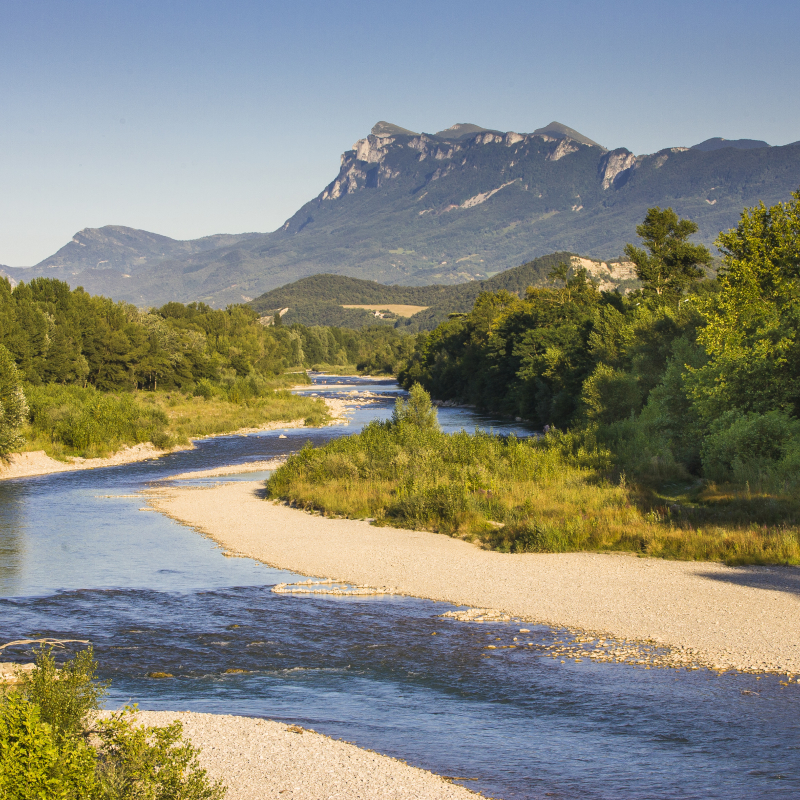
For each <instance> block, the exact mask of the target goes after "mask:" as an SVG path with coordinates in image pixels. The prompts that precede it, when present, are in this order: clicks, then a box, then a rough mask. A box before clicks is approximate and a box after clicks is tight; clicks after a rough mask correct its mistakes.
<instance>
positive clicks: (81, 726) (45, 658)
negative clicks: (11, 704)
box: [20, 647, 108, 739]
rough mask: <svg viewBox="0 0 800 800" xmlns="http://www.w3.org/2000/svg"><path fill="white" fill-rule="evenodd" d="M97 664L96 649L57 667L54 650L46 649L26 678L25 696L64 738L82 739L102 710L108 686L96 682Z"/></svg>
mask: <svg viewBox="0 0 800 800" xmlns="http://www.w3.org/2000/svg"><path fill="white" fill-rule="evenodd" d="M96 671H97V662H96V661H95V660H94V656H93V653H92V648H91V647H89V648H87V649H86V650H83V651H81V652H80V653H77V654H76V655H75V657H74V658H73V659H71V660H70V661H67V662H65V663H64V664H63V665H62V666H61V668H60V669H59V668H57V667H56V660H55V657H54V655H53V650H52V648H50V647H42V648H41V649H40V650H39V653H38V656H37V658H36V668H35V669H34V670H33V671H32V672H30V673H29V674H28V675H25V676H24V677H23V680H22V682H21V686H20V688H21V691H22V693H23V694H24V695H25V696H26V697H27V698H28V699H29V700H30V701H31V702H32V703H34V704H35V705H36V706H37V707H38V708H39V711H40V713H41V718H42V721H43V722H45V723H47V724H48V725H49V726H50V727H51V728H52V729H53V731H54V732H55V734H56V736H58V737H59V738H61V739H64V738H70V737H75V736H79V735H80V733H81V732H82V731H83V730H85V729H86V727H87V725H88V724H89V715H90V714H91V713H92V712H93V711H96V710H97V709H98V708H99V707H100V701H101V700H102V699H103V697H104V696H105V694H106V689H107V686H108V684H107V683H98V682H97V681H95V680H94V676H95V672H96Z"/></svg>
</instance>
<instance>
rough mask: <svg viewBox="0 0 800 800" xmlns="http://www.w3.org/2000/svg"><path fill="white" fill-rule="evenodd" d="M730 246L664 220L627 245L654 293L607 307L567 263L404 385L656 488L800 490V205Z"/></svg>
mask: <svg viewBox="0 0 800 800" xmlns="http://www.w3.org/2000/svg"><path fill="white" fill-rule="evenodd" d="M792 198H793V199H792V200H791V201H789V202H787V203H779V204H777V205H775V206H773V207H771V208H767V207H765V206H763V205H761V206H759V207H756V208H753V209H746V210H745V211H744V212H743V214H742V216H741V220H740V222H739V225H738V226H737V227H736V228H734V229H732V230H730V231H727V232H724V233H721V234H720V235H719V237H718V239H717V242H716V244H717V246H718V247H719V249H720V251H721V252H722V255H723V262H724V264H723V268H722V270H721V271H720V274H719V276H718V277H716V278H714V279H713V280H709V279H707V278H705V271H704V269H703V267H705V266H706V265H708V264H709V262H710V259H711V255H710V253H709V251H708V250H707V249H706V248H705V247H702V246H698V245H694V244H692V243H691V242H690V241H689V237H690V236H691V234H692V233H694V232H695V231H696V230H697V226H696V225H695V224H694V223H692V222H690V221H688V220H679V219H678V217H677V215H676V214H675V213H674V212H673V211H672V209H667V210H661V209H659V208H654V209H651V210H650V211H649V212H648V214H647V217H646V219H645V221H644V223H643V224H642V225H640V226H639V227H638V228H637V232H638V234H639V235H640V237H641V238H642V240H643V247H635V246H633V245H628V247H627V248H626V256H627V257H628V258H629V259H630V260H631V261H633V262H634V263H635V264H636V268H637V274H638V276H639V278H640V280H641V281H642V286H643V288H642V289H640V290H637V291H634V292H631V293H630V294H628V295H627V296H622V295H620V294H618V293H608V292H600V291H598V290H597V288H596V287H595V285H594V284H593V283H592V282H591V280H589V278H588V276H587V275H586V273H585V272H583V271H578V272H574V271H573V270H570V269H569V268H568V267H567V266H566V264H565V265H562V266H561V267H560V268H557V269H554V270H553V271H552V273H551V280H552V284H551V287H550V288H531V289H529V290H528V291H527V293H525V295H524V296H523V297H518V296H516V295H513V294H511V293H509V292H505V291H499V292H491V293H489V292H487V293H484V294H482V295H480V297H479V298H478V299H477V301H476V303H475V305H474V308H473V309H472V311H471V312H469V313H467V314H463V315H459V316H456V317H454V318H452V319H450V320H448V321H447V322H445V323H443V324H441V325H440V326H439V327H438V328H436V330H434V331H433V332H431V333H430V334H428V335H422V336H421V337H420V338H419V339H418V343H417V346H416V348H415V350H414V353H413V355H412V357H411V358H410V360H409V362H408V364H407V365H406V367H405V368H404V369H403V370H402V371H401V374H400V380H401V382H402V384H403V385H404V386H406V387H410V386H411V385H412V384H413V383H415V382H419V383H421V384H422V385H423V386H424V387H425V388H426V389H428V390H429V391H430V392H431V394H432V395H433V396H434V397H437V398H440V399H453V400H460V401H463V402H467V403H473V404H475V405H477V406H478V407H480V408H483V409H490V410H492V411H495V412H500V413H503V414H507V415H510V416H519V417H522V418H524V419H527V420H531V421H532V422H534V424H536V425H537V426H540V427H545V426H553V427H556V428H558V429H572V430H573V431H581V432H583V435H585V436H586V437H587V440H591V441H597V442H599V443H601V444H602V445H605V446H608V447H610V449H611V451H612V452H613V453H614V454H615V458H616V461H617V466H618V469H620V470H624V471H626V472H627V474H628V475H629V476H634V477H637V478H639V479H643V480H650V481H662V482H663V481H664V480H667V479H673V478H686V477H687V476H689V475H698V474H699V475H702V476H704V477H707V478H710V479H712V480H715V481H738V482H740V483H741V484H747V485H748V486H752V487H753V488H754V489H755V488H756V487H761V488H770V489H771V490H774V491H788V490H790V489H792V488H795V487H796V486H797V485H798V483H800V419H799V417H800V258H799V257H798V253H800V193H795V194H793V195H792Z"/></svg>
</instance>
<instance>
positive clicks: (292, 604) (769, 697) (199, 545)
mask: <svg viewBox="0 0 800 800" xmlns="http://www.w3.org/2000/svg"><path fill="white" fill-rule="evenodd" d="M334 380H335V379H334ZM339 380H341V379H339ZM353 385H354V382H352V381H350V382H349V383H346V382H341V383H335V382H334V383H332V384H331V387H332V388H330V391H332V392H346V391H350V390H351V389H352V387H353ZM355 385H357V384H355ZM314 388H315V389H316V391H318V392H320V393H322V392H324V391H328V390H329V389H328V387H322V386H318V387H314ZM368 388H370V389H371V390H373V391H374V390H375V385H374V384H370V385H369V386H368ZM383 390H384V388H383V387H381V391H383ZM386 393H387V397H386V398H385V399H384V400H382V401H381V402H380V403H379V404H378V405H377V406H370V407H366V408H362V409H356V410H355V411H354V412H353V420H352V422H351V424H350V426H348V427H337V428H326V429H304V430H301V431H285V432H284V434H285V435H286V436H287V438H286V439H279V438H278V436H279V434H280V433H281V432H280V431H275V432H272V433H270V434H261V435H253V436H246V437H218V438H216V439H209V440H206V441H203V442H200V443H198V446H197V448H196V449H195V450H193V451H188V452H184V453H176V454H174V455H171V456H168V457H167V458H164V459H160V460H158V461H151V462H143V463H140V464H131V465H126V466H124V467H119V468H113V469H107V470H98V471H92V472H80V473H62V474H59V475H53V476H43V477H42V478H36V479H32V480H28V481H12V482H8V483H5V484H2V485H0V556H1V557H2V561H1V562H0V638H1V639H2V640H3V641H8V640H11V639H21V638H27V637H32V636H53V637H56V638H76V639H78V638H79V639H84V638H88V639H91V641H92V642H93V645H94V647H95V649H96V653H97V655H98V657H99V660H100V663H101V665H102V670H103V676H104V677H109V678H112V679H113V696H112V698H111V701H112V703H114V704H122V703H124V702H128V701H132V702H138V703H139V704H140V706H141V707H142V708H154V709H155V708H159V709H175V710H182V709H189V710H197V711H209V712H216V713H233V714H243V715H252V716H263V717H272V718H276V719H283V720H286V721H287V722H295V723H298V724H301V725H304V726H307V727H312V728H314V729H316V730H319V731H321V732H324V733H327V734H329V735H332V736H336V737H341V738H344V739H347V740H350V741H354V742H355V743H357V744H359V745H361V746H365V747H369V748H372V749H375V750H378V751H379V752H385V753H389V754H391V755H394V756H398V757H401V758H404V759H407V760H408V761H409V762H410V763H412V764H415V765H419V766H422V767H426V768H428V769H432V770H434V771H436V772H439V773H442V774H446V775H462V776H470V777H474V778H477V780H476V781H474V782H473V781H470V782H469V783H468V784H466V785H467V786H468V787H469V788H471V789H478V790H480V791H483V792H485V793H486V794H489V795H491V796H495V797H503V798H507V800H510V798H541V797H557V798H598V799H599V798H602V799H603V800H605V799H606V798H608V800H610V799H611V798H614V800H617V799H618V798H645V797H646V798H681V799H682V800H683V799H685V798H732V799H735V800H739V798H741V799H742V800H744V798H753V797H770V798H796V797H798V796H800V687H799V686H797V685H796V684H791V685H789V686H783V685H782V684H781V683H780V681H779V680H778V679H777V678H776V677H770V676H765V677H762V678H761V679H760V680H759V679H757V678H756V677H754V676H749V675H728V674H726V675H722V676H718V675H716V674H715V673H710V672H706V671H697V672H678V671H671V670H656V669H652V670H645V669H640V668H634V667H631V666H622V665H612V664H594V663H590V662H589V661H587V660H584V661H583V662H582V663H573V662H571V661H566V663H561V661H560V659H552V658H550V657H549V656H548V655H547V654H548V652H549V651H548V650H547V647H548V646H549V645H551V644H553V643H554V642H556V641H563V640H564V639H565V638H568V636H569V635H568V633H567V632H566V631H560V630H554V629H550V628H546V627H535V626H529V627H530V628H531V630H530V632H528V633H524V634H523V633H522V632H520V631H519V625H513V624H511V623H508V624H503V623H483V624H476V623H472V624H469V623H463V622H458V621H456V620H453V619H452V618H441V617H440V616H439V615H440V614H442V613H443V612H445V611H447V610H448V609H450V608H451V606H449V605H447V604H444V603H433V602H430V601H424V600H417V599H414V598H403V597H390V598H375V597H367V598H352V597H351V598H342V597H340V598H332V597H319V596H291V595H276V594H273V593H272V592H271V591H270V587H271V586H272V585H274V584H275V583H278V582H283V581H292V580H297V579H299V578H300V576H296V575H293V574H291V573H288V572H285V571H282V570H273V569H271V568H269V567H267V566H265V565H263V564H259V563H257V562H255V561H252V560H250V559H246V558H223V557H222V555H221V553H220V549H219V548H218V547H217V546H216V545H215V544H214V542H212V541H210V540H209V539H207V538H204V537H202V536H200V535H198V534H197V533H195V532H194V531H192V530H190V529H188V528H186V527H184V526H181V525H179V524H177V523H175V522H173V521H172V520H169V519H167V518H164V517H162V516H160V515H158V514H155V513H153V512H149V511H146V510H145V511H142V510H140V509H141V508H146V506H145V503H144V501H143V499H142V497H141V496H137V495H136V493H137V492H139V491H141V490H144V491H145V492H146V491H147V489H148V487H149V486H150V484H151V483H152V482H153V481H156V480H161V479H163V478H165V477H168V476H169V475H172V474H176V473H179V472H190V471H193V470H199V469H208V468H210V467H214V466H219V465H223V464H230V463H241V462H245V461H252V460H256V459H262V458H269V457H272V456H274V455H278V454H280V453H282V452H286V451H287V450H289V451H290V450H295V449H299V447H301V446H302V445H303V443H304V442H305V441H306V440H307V439H311V440H312V441H314V442H316V443H320V442H323V441H326V440H328V439H330V438H332V437H334V436H340V435H342V434H345V433H348V432H352V431H353V430H357V429H358V428H359V427H360V426H361V425H363V424H365V423H366V422H368V421H369V420H370V419H372V418H375V417H376V416H379V417H380V416H383V417H385V416H388V415H389V414H390V413H391V408H392V400H393V396H394V390H393V387H392V386H391V385H389V384H387V386H386ZM440 420H441V421H442V424H443V426H444V427H445V428H446V429H458V428H460V427H461V426H462V425H463V427H467V428H469V427H474V426H475V425H476V424H480V425H482V426H485V427H495V429H496V430H498V432H507V431H510V430H511V429H513V426H512V427H511V428H508V429H507V430H501V429H500V426H501V425H502V424H503V423H502V421H492V420H487V419H486V418H478V417H476V416H475V415H471V412H469V411H468V410H463V409H441V410H440ZM495 423H497V425H495ZM517 430H519V432H520V433H522V432H524V431H523V429H521V428H519V427H517ZM250 477H252V476H250ZM258 478H259V479H261V478H263V476H258ZM233 479H236V478H235V477H234V478H233ZM736 574H741V575H742V578H743V581H745V580H747V581H752V580H754V579H757V580H758V585H760V586H762V587H763V588H775V586H777V585H778V584H780V586H781V587H789V586H795V584H794V583H793V582H792V580H793V579H787V578H786V576H787V575H794V573H790V572H788V571H786V572H785V571H783V570H775V569H773V568H770V570H769V572H767V571H764V570H760V569H755V570H740V571H737V573H736ZM709 577H718V576H715V575H712V576H709ZM747 585H750V584H749V583H748V584H747ZM782 590H787V589H785V588H784V589H782ZM434 634H435V635H434ZM515 637H516V641H515ZM489 642H492V643H496V646H498V647H499V646H501V645H508V647H507V648H506V649H496V650H491V651H490V650H487V649H486V646H487V643H489ZM529 643H530V644H529ZM512 645H513V647H512ZM3 657H4V658H9V659H13V660H16V661H27V660H30V659H31V657H32V653H31V652H30V650H29V649H25V648H15V649H10V650H6V651H4V656H3ZM230 670H233V671H232V672H231V671H230ZM151 672H163V673H169V674H172V675H173V676H174V677H173V678H169V679H163V680H157V679H154V678H149V677H148V673H151Z"/></svg>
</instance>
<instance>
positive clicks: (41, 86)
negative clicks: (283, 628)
mask: <svg viewBox="0 0 800 800" xmlns="http://www.w3.org/2000/svg"><path fill="white" fill-rule="evenodd" d="M798 32H800V3H798V2H797V0H793V1H790V0H760V2H757V3H756V2H738V0H725V1H724V2H721V1H720V2H707V1H706V0H693V2H685V1H684V0H673V2H667V3H656V2H652V0H648V1H646V2H645V1H644V0H643V1H642V2H623V1H622V0H605V2H599V1H598V2H595V1H592V2H588V1H586V0H546V2H539V1H538V0H529V2H515V1H514V0H506V2H487V1H486V0H482V1H481V2H472V0H457V2H451V1H450V0H425V1H424V2H420V1H419V0H402V2H381V0H372V2H364V0H362V1H361V2H337V0H327V1H326V2H322V1H320V2H311V1H310V0H294V1H293V2H287V1H286V0H281V2H271V1H270V0H262V1H261V2H253V1H252V0H227V2H207V1H206V0H194V1H193V2H171V0H158V1H157V2H151V0H133V1H131V2H128V1H127V0H101V1H96V0H0V264H6V265H10V266H30V265H32V264H35V263H36V262H38V261H40V260H41V259H43V258H45V257H46V256H48V255H50V254H51V253H53V252H55V251H56V250H57V249H58V248H59V247H61V246H62V245H63V244H65V243H66V242H67V241H69V239H70V238H71V236H72V235H73V234H74V233H75V232H76V231H78V230H80V229H81V228H85V227H100V226H102V225H107V224H117V225H128V226H131V227H135V228H144V229H146V230H151V231H155V232H157V233H162V234H165V235H167V236H172V237H174V238H178V239H188V238H195V237H199V236H204V235H207V234H212V233H223V232H224V233H237V232H242V231H269V230H274V229H275V228H277V227H278V226H279V225H281V224H282V223H283V221H284V220H285V219H286V218H287V217H289V216H291V214H292V213H294V211H296V210H297V208H299V206H300V205H302V204H303V203H304V202H306V201H307V200H309V199H311V198H312V197H314V196H315V195H317V194H318V193H319V192H320V191H321V190H322V188H323V187H324V186H325V185H326V184H327V183H328V182H329V181H331V180H332V179H333V178H334V177H335V175H336V173H337V170H338V166H339V155H340V154H341V153H342V152H343V151H344V150H346V149H348V148H349V147H350V146H351V145H352V144H353V142H354V141H355V140H356V139H359V138H361V137H363V136H365V135H367V134H368V133H369V130H370V128H371V127H372V125H373V124H374V123H375V122H376V121H378V120H380V119H385V120H388V121H390V122H394V123H397V124H399V125H402V126H403V127H407V128H411V129H413V130H417V131H428V132H433V131H436V130H440V129H442V128H446V127H448V126H450V125H452V124H453V123H455V122H474V123H477V124H479V125H483V126H485V127H490V128H498V129H501V130H514V131H521V132H526V131H531V130H534V129H535V128H538V127H541V126H543V125H546V124H547V123H548V122H550V121H551V120H558V121H559V122H562V123H564V124H565V125H569V126H570V127H573V128H575V129H577V130H579V131H580V132H581V133H583V134H585V135H586V136H588V137H590V138H591V139H594V140H595V141H598V142H600V143H601V144H603V145H605V146H606V147H609V148H614V147H623V146H624V147H628V148H629V149H631V150H633V151H634V152H635V153H650V152H654V151H656V150H659V149H660V148H663V147H671V146H676V145H692V144H696V143H697V142H700V141H702V140H704V139H707V138H709V137H712V136H724V137H725V138H728V139H733V138H753V139H765V140H766V141H768V142H769V143H770V144H773V145H781V144H788V143H790V142H794V141H797V140H798V139H800V47H799V46H798V42H799V41H800V34H799V33H798Z"/></svg>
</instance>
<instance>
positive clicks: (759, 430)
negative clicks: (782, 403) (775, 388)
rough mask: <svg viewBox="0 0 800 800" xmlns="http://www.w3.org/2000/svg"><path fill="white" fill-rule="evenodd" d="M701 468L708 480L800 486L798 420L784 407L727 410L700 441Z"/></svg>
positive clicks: (756, 485) (789, 488) (759, 486)
mask: <svg viewBox="0 0 800 800" xmlns="http://www.w3.org/2000/svg"><path fill="white" fill-rule="evenodd" d="M703 472H704V474H705V475H706V476H708V477H709V478H710V479H711V480H714V481H719V482H724V481H736V482H738V483H747V484H748V485H749V486H752V487H753V488H754V489H767V488H770V489H777V490H778V491H783V492H788V491H796V490H797V489H798V488H800V420H798V419H794V418H792V417H790V416H789V415H788V414H787V413H786V412H784V411H777V410H773V411H767V412H766V413H765V414H759V413H756V412H750V413H747V414H739V413H738V412H736V411H728V412H727V413H726V414H724V415H723V416H722V417H720V418H719V419H717V420H714V422H713V423H712V424H711V427H710V432H709V434H708V436H707V437H706V439H705V441H704V442H703Z"/></svg>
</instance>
